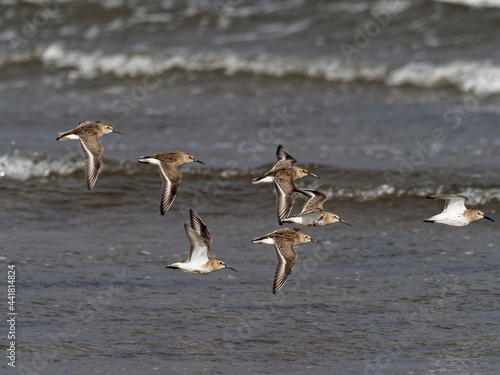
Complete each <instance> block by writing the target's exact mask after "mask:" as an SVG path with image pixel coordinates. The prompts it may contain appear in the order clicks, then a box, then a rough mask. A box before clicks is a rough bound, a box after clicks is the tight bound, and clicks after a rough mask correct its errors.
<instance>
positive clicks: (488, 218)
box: [483, 216, 495, 222]
mask: <svg viewBox="0 0 500 375" xmlns="http://www.w3.org/2000/svg"><path fill="white" fill-rule="evenodd" d="M483 218H484V219H487V220H489V221H493V222H495V220H493V219H492V218H491V217H488V216H483Z"/></svg>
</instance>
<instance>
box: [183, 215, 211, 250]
mask: <svg viewBox="0 0 500 375" xmlns="http://www.w3.org/2000/svg"><path fill="white" fill-rule="evenodd" d="M189 216H190V219H191V228H193V229H194V230H195V231H196V233H198V234H199V235H200V236H201V238H203V240H204V241H205V243H206V244H207V246H208V247H210V246H211V245H212V236H211V235H210V232H209V230H208V227H207V226H206V225H205V223H204V222H203V220H201V218H200V217H199V216H198V214H197V213H196V212H194V211H193V210H189Z"/></svg>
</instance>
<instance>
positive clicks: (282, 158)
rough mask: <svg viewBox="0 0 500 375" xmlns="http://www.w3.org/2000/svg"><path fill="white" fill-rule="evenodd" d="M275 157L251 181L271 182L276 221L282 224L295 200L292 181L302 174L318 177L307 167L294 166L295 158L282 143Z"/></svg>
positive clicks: (302, 175)
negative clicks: (271, 164)
mask: <svg viewBox="0 0 500 375" xmlns="http://www.w3.org/2000/svg"><path fill="white" fill-rule="evenodd" d="M276 158H277V159H278V160H277V161H276V163H274V166H273V168H272V169H271V170H270V171H269V172H267V173H265V174H264V175H263V176H261V177H257V178H254V179H253V180H252V183H254V184H259V183H261V182H273V183H274V188H275V191H276V215H277V217H278V223H279V224H280V225H282V223H283V220H284V219H285V218H287V217H288V216H289V215H290V212H291V211H292V208H293V204H294V202H295V196H296V193H295V190H296V189H295V185H294V183H293V181H295V180H298V179H299V178H302V177H304V176H312V177H316V178H319V177H318V176H316V175H315V174H313V173H310V172H309V171H308V170H307V169H304V168H299V167H294V166H293V164H295V162H296V160H295V159H294V158H293V157H292V156H291V155H290V154H289V153H288V152H287V151H286V150H285V148H284V147H283V146H282V145H279V146H278V149H277V150H276Z"/></svg>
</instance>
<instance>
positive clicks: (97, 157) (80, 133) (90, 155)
mask: <svg viewBox="0 0 500 375" xmlns="http://www.w3.org/2000/svg"><path fill="white" fill-rule="evenodd" d="M112 132H113V133H118V134H122V133H120V132H119V131H116V130H115V129H113V127H112V126H111V125H107V124H101V123H100V122H99V121H85V122H80V125H78V127H77V128H75V129H73V130H69V131H67V132H63V133H59V135H58V136H57V139H56V140H57V141H59V140H60V141H65V140H69V139H78V140H80V144H81V146H82V150H83V155H84V156H85V173H86V175H87V188H88V189H89V190H92V188H93V187H94V185H95V182H96V181H97V175H98V174H99V168H100V167H101V163H102V152H103V148H102V146H101V144H100V143H99V137H102V136H103V135H106V134H108V133H112Z"/></svg>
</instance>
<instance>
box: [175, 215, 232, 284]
mask: <svg viewBox="0 0 500 375" xmlns="http://www.w3.org/2000/svg"><path fill="white" fill-rule="evenodd" d="M189 216H190V218H191V226H189V225H187V224H184V229H185V230H186V234H187V237H188V239H189V245H190V249H189V258H188V259H186V260H181V261H180V262H175V263H172V264H169V265H168V266H167V267H166V268H174V269H180V270H181V271H184V272H187V273H195V274H207V273H211V272H214V271H217V270H220V269H222V268H229V269H230V270H233V271H236V270H235V269H234V268H231V267H228V266H227V264H226V263H225V262H223V261H222V260H219V259H215V258H211V257H210V245H211V244H212V236H211V235H210V232H209V231H208V228H207V226H206V225H205V223H204V222H203V221H202V220H201V218H200V217H199V216H198V215H197V214H196V212H194V211H193V210H189ZM236 272H238V271H236Z"/></svg>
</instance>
